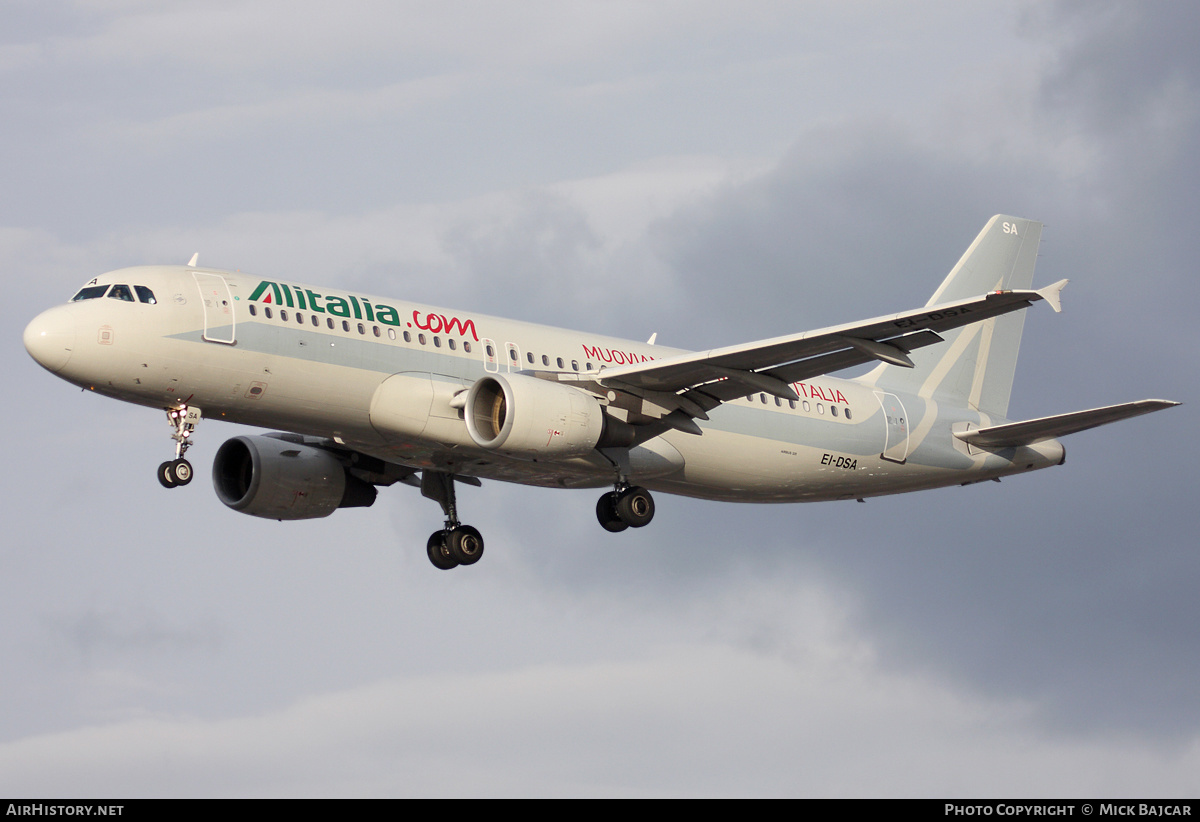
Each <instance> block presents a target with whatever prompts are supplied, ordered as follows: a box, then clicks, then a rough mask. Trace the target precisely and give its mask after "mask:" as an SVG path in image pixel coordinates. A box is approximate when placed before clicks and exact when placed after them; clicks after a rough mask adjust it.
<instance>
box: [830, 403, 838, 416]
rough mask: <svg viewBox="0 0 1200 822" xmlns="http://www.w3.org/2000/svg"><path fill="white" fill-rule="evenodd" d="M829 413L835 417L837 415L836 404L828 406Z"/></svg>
mask: <svg viewBox="0 0 1200 822" xmlns="http://www.w3.org/2000/svg"><path fill="white" fill-rule="evenodd" d="M829 413H830V414H833V415H834V416H835V417H836V416H837V406H836V405H831V406H829Z"/></svg>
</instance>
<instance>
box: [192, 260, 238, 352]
mask: <svg viewBox="0 0 1200 822" xmlns="http://www.w3.org/2000/svg"><path fill="white" fill-rule="evenodd" d="M192 276H193V277H194V278H195V279H196V287H197V288H198V289H199V290H200V305H201V306H202V308H203V311H204V331H203V334H202V336H203V337H204V341H205V342H214V343H225V344H226V345H233V344H234V343H235V342H237V337H236V336H235V334H234V331H235V327H236V323H235V322H234V317H233V294H231V293H230V292H229V283H227V282H225V278H224V277H222V276H221V275H220V274H206V273H204V272H201V271H193V272H192Z"/></svg>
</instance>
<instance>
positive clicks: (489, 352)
mask: <svg viewBox="0 0 1200 822" xmlns="http://www.w3.org/2000/svg"><path fill="white" fill-rule="evenodd" d="M487 355H488V356H489V357H494V356H496V351H495V349H494V348H492V347H491V346H490V345H489V346H488V347H487Z"/></svg>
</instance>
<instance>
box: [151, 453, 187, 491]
mask: <svg viewBox="0 0 1200 822" xmlns="http://www.w3.org/2000/svg"><path fill="white" fill-rule="evenodd" d="M158 481H159V482H161V483H162V486H163V488H174V487H175V486H177V485H187V484H188V483H189V482H191V481H192V464H191V463H190V462H188V461H187V460H184V459H178V460H168V461H167V462H164V463H163V464H162V465H160V466H158Z"/></svg>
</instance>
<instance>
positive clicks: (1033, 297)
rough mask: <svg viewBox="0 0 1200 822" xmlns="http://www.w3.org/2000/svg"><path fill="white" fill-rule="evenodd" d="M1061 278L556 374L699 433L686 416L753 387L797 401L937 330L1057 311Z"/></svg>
mask: <svg viewBox="0 0 1200 822" xmlns="http://www.w3.org/2000/svg"><path fill="white" fill-rule="evenodd" d="M1066 284H1067V281H1066V280H1061V281H1059V282H1057V283H1055V284H1054V285H1051V286H1047V287H1046V288H1043V289H1040V290H1037V291H1025V290H1020V291H993V292H990V293H988V294H984V295H981V296H978V297H973V298H969V299H965V300H958V301H955V302H948V303H942V304H940V305H934V306H926V307H924V308H919V309H916V310H913V311H908V312H905V313H901V314H893V315H891V316H888V317H877V318H875V319H871V320H866V321H864V322H859V323H850V324H848V325H839V326H833V327H831V328H822V329H819V330H817V331H808V332H805V333H802V334H793V335H790V336H786V337H776V338H774V339H770V340H761V341H759V342H752V343H745V344H743V345H735V346H730V347H728V348H717V349H713V350H710V351H700V352H696V353H692V354H681V355H678V356H675V357H668V358H665V359H661V360H652V361H649V362H644V363H638V364H634V365H624V366H618V367H615V368H603V369H601V371H600V372H599V373H598V374H595V375H588V374H581V375H578V377H576V375H573V374H562V375H558V377H559V379H562V380H567V381H576V380H577V381H579V382H592V383H594V384H595V385H596V386H597V387H599V388H601V389H604V390H609V391H614V390H615V391H620V392H624V393H627V394H630V395H633V396H635V397H639V398H641V399H642V400H643V401H644V402H643V408H644V409H650V410H651V413H652V416H656V417H658V418H660V419H661V420H662V421H663V422H666V423H667V424H668V425H670V426H672V427H676V428H679V429H681V430H684V431H690V432H691V433H696V434H698V433H700V428H699V427H698V426H697V425H696V424H695V423H694V422H692V419H694V418H698V419H708V415H707V412H708V411H710V410H712V409H713V408H715V407H717V406H718V405H720V404H721V403H723V402H728V401H730V400H733V399H737V398H739V397H744V396H746V395H747V394H753V393H755V392H758V391H762V392H765V393H767V394H772V395H774V396H776V397H782V398H783V399H788V400H796V399H799V397H798V396H797V394H796V391H795V389H793V388H792V386H791V383H795V382H800V381H803V380H808V379H811V378H812V377H816V376H819V375H821V374H828V373H830V372H833V371H839V370H841V369H843V368H850V367H852V366H855V365H861V364H863V363H867V362H872V361H881V362H886V363H891V364H893V365H900V366H905V367H908V368H911V367H912V366H913V363H912V360H910V359H909V357H908V353H909V352H910V351H913V350H915V349H917V348H921V347H924V346H927V345H932V344H934V343H937V342H941V340H942V338H941V336H940V335H939V332H945V331H950V330H952V329H955V328H960V327H962V326H964V325H970V324H971V323H977V322H981V321H983V320H986V319H989V318H991V317H998V316H1000V315H1002V314H1008V313H1009V312H1012V311H1019V310H1021V309H1023V308H1027V307H1029V306H1030V305H1032V304H1033V303H1035V302H1037V301H1038V300H1046V301H1047V302H1049V303H1050V305H1051V306H1052V307H1053V308H1054V310H1055V311H1060V310H1061V303H1060V301H1059V293H1060V292H1061V291H1062V289H1063V287H1064V286H1066ZM655 411H657V413H654V412H655ZM643 413H646V411H645V410H643Z"/></svg>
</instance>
